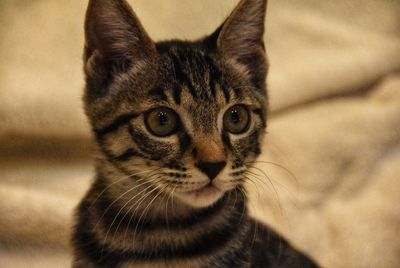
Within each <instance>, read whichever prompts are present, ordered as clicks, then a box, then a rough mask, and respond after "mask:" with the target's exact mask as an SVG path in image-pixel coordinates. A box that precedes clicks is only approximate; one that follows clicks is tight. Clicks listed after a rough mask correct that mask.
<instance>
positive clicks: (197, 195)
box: [177, 183, 224, 207]
mask: <svg viewBox="0 0 400 268" xmlns="http://www.w3.org/2000/svg"><path fill="white" fill-rule="evenodd" d="M177 194H178V197H180V199H181V200H182V201H184V202H185V203H188V204H190V205H192V206H194V207H206V206H209V205H211V204H213V203H215V202H216V201H217V200H218V199H220V198H221V197H222V196H223V194H224V191H222V190H220V189H218V188H217V187H216V186H214V185H213V184H212V183H208V184H206V185H204V186H202V187H199V188H197V189H195V190H189V191H185V192H180V193H177Z"/></svg>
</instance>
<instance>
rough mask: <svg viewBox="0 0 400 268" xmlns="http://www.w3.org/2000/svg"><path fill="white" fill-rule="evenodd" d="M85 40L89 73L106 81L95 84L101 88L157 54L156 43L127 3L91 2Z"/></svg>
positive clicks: (87, 15) (99, 0) (86, 22)
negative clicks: (117, 75)
mask: <svg viewBox="0 0 400 268" xmlns="http://www.w3.org/2000/svg"><path fill="white" fill-rule="evenodd" d="M85 37H86V42H85V54H84V61H85V73H86V75H87V77H88V78H89V79H90V78H93V79H103V81H92V82H95V84H96V86H97V87H98V86H106V85H105V84H104V83H108V82H109V81H108V80H110V79H111V78H112V77H113V76H114V75H115V74H117V73H122V72H124V71H127V70H128V69H129V68H130V67H132V66H134V65H135V63H137V62H139V61H142V60H148V59H150V58H151V57H153V56H154V54H155V45H154V43H153V41H152V40H151V39H150V37H149V36H148V35H147V33H146V31H145V30H144V29H143V27H142V25H141V24H140V22H139V19H138V18H137V16H136V15H135V13H134V12H133V11H132V9H131V7H130V6H129V5H128V3H127V2H126V1H125V0H90V1H89V6H88V9H87V12H86V21H85ZM105 80H107V81H105ZM89 82H90V81H89ZM100 82H101V85H99V83H100ZM103 90H104V89H103Z"/></svg>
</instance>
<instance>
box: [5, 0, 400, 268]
mask: <svg viewBox="0 0 400 268" xmlns="http://www.w3.org/2000/svg"><path fill="white" fill-rule="evenodd" d="M130 2H131V3H132V4H133V7H134V9H135V10H136V11H137V13H138V15H139V17H140V18H141V19H142V21H143V24H144V25H145V26H146V28H147V29H148V30H149V32H150V34H151V35H152V36H153V37H154V38H156V39H163V38H168V37H186V38H193V37H199V36H201V35H202V34H205V33H207V32H211V31H212V30H213V28H215V27H216V26H217V25H218V24H219V23H220V22H221V21H222V19H223V18H224V16H225V15H226V14H227V13H228V12H229V10H230V9H231V8H232V7H233V6H234V5H235V3H236V1H232V0H220V1H214V0H201V1H200V0H191V1H181V0H151V1H149V0H132V1H130ZM86 4H87V1H81V0H73V1H72V0H71V1H53V0H35V1H15V0H2V1H1V3H0V21H1V23H0V59H1V61H0V174H1V175H0V176H1V178H0V267H4V268H8V267H12V268H19V267H30V268H34V267H68V266H69V265H70V253H69V245H68V239H69V238H68V237H69V232H70V225H71V221H72V218H71V215H72V209H73V207H74V206H75V205H76V204H77V202H78V201H79V199H80V197H81V196H82V194H83V193H84V191H85V190H86V189H87V187H88V185H89V182H90V180H91V178H92V176H93V167H92V160H91V158H90V152H91V143H90V132H89V130H88V129H89V128H88V125H87V122H86V120H85V118H84V116H83V112H82V109H81V106H82V105H81V100H80V96H81V92H82V88H83V78H82V74H81V51H82V43H83V39H82V36H83V33H82V25H83V15H84V11H85V7H86ZM267 29H268V31H267V35H266V42H267V48H268V54H269V58H270V62H271V69H270V75H269V77H268V85H269V89H270V98H271V100H270V103H271V110H272V115H271V117H270V120H269V129H268V132H269V134H268V135H267V138H266V141H265V144H264V154H263V155H262V156H261V158H260V163H258V167H259V168H260V170H259V171H258V173H259V179H254V182H255V185H254V184H253V183H249V192H250V195H251V198H252V203H251V205H250V209H251V210H252V212H253V213H254V214H255V215H256V216H257V217H259V218H260V219H261V220H262V221H264V222H268V223H269V224H270V225H271V226H273V227H274V228H276V229H277V230H278V231H280V232H281V233H283V234H284V235H285V236H286V237H287V238H288V239H289V240H291V241H292V243H294V244H295V245H296V246H298V247H299V248H301V249H303V250H304V251H306V252H307V253H309V254H310V255H311V256H313V257H314V258H315V259H316V260H317V261H318V262H319V263H320V264H321V265H322V266H324V267H385V268H386V267H400V239H399V237H400V1H394V0H352V1H345V0H342V1H340V0H335V1H319V0H296V1H295V0H270V3H269V9H268V19H267ZM261 161H263V162H261ZM261 170H262V171H261ZM256 172H257V171H256ZM263 173H265V174H263ZM266 176H268V178H267V177H266Z"/></svg>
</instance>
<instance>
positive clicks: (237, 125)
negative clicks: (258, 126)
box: [224, 105, 250, 134]
mask: <svg viewBox="0 0 400 268" xmlns="http://www.w3.org/2000/svg"><path fill="white" fill-rule="evenodd" d="M249 125H250V114H249V111H248V109H247V108H246V107H245V106H243V105H235V106H232V107H231V108H229V109H228V110H227V111H226V112H225V114H224V128H225V130H226V131H228V132H230V133H233V134H242V133H244V132H246V131H247V129H248V128H249Z"/></svg>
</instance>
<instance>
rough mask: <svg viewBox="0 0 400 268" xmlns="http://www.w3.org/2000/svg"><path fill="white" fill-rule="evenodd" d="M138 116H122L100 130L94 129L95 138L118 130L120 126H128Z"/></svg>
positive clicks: (130, 114)
mask: <svg viewBox="0 0 400 268" xmlns="http://www.w3.org/2000/svg"><path fill="white" fill-rule="evenodd" d="M139 115H140V114H137V113H129V114H124V115H121V116H119V117H117V119H115V120H114V121H113V122H112V123H111V124H109V125H108V126H106V127H103V128H100V129H94V132H95V133H96V136H97V137H102V136H104V135H106V134H108V133H111V132H114V131H116V130H118V129H119V128H120V127H121V126H123V125H126V124H128V123H129V122H130V121H131V120H132V119H134V118H136V117H138V116H139Z"/></svg>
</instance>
